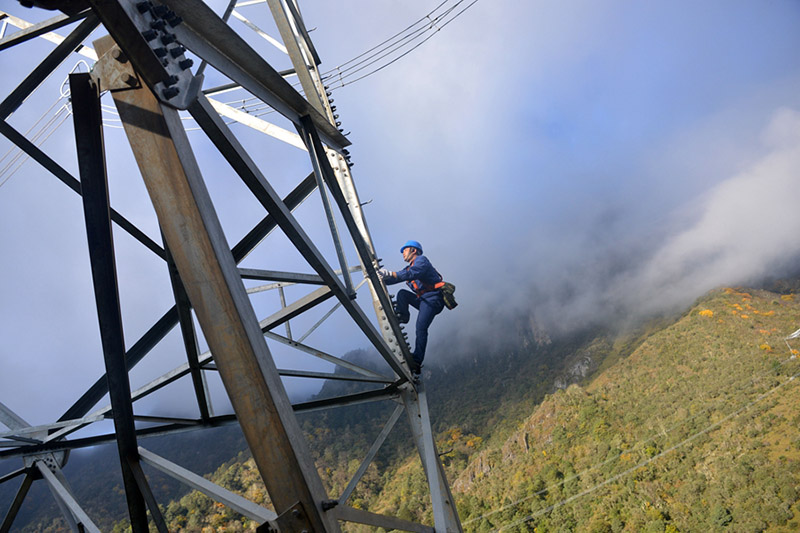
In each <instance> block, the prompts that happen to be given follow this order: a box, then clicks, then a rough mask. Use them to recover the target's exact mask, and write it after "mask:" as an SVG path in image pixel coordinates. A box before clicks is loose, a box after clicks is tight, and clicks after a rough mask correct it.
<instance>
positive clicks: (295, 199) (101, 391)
mask: <svg viewBox="0 0 800 533" xmlns="http://www.w3.org/2000/svg"><path fill="white" fill-rule="evenodd" d="M6 125H7V124H6V123H5V122H2V121H0V132H3V133H5V131H4V130H3V127H4V126H6ZM9 128H10V126H9ZM54 164H55V163H54ZM59 168H60V167H59ZM64 172H66V171H64ZM70 178H71V176H70ZM72 179H73V180H74V181H75V183H76V184H77V183H78V180H75V179H74V178H72ZM315 189H316V181H315V180H314V175H313V174H309V175H308V176H306V178H305V179H303V180H302V181H301V182H300V183H299V184H298V185H297V187H295V188H294V189H293V190H292V192H291V193H289V194H288V195H287V196H286V198H285V199H284V200H283V202H284V204H285V205H286V207H287V208H288V209H289V210H294V209H296V208H297V207H298V206H299V205H300V204H302V203H303V201H304V200H305V199H306V198H308V196H310V195H311V193H312V192H314V190H315ZM113 218H114V212H113V211H112V219H113ZM115 221H116V220H115ZM276 227H277V223H276V222H275V218H274V217H273V216H272V215H267V216H266V217H264V219H263V220H261V222H259V223H258V224H256V226H255V227H254V228H253V229H252V230H251V231H250V232H248V234H247V235H245V237H243V238H242V240H240V241H239V242H238V243H237V244H236V245H235V246H234V247H233V249H232V251H231V253H232V255H233V257H234V260H235V261H236V262H237V263H238V262H240V261H242V260H243V259H244V258H245V257H247V255H248V254H249V253H250V252H251V251H252V250H253V249H255V247H256V246H258V244H259V243H260V242H261V241H262V240H263V239H264V238H265V237H266V236H267V235H269V233H270V232H272V230H274V229H275V228H276ZM154 244H155V243H154ZM159 249H160V250H161V254H165V253H166V252H164V251H163V249H161V248H159ZM163 256H164V257H165V255H163ZM178 320H179V317H178V309H177V306H173V307H172V308H171V309H169V310H168V311H167V312H166V313H165V314H164V315H162V316H161V318H159V319H158V321H156V323H155V324H154V325H153V326H152V327H151V328H150V329H149V330H148V331H147V332H145V334H144V335H142V337H141V338H140V339H139V340H138V341H137V342H136V343H135V344H134V345H133V346H132V347H131V348H130V349H129V350H128V353H127V354H125V360H126V364H127V368H128V370H129V371H130V369H131V368H133V367H134V366H136V364H137V363H138V362H139V361H141V360H142V358H143V357H144V356H145V355H147V353H149V352H150V350H152V349H153V348H154V347H155V345H156V344H158V343H159V342H161V340H162V339H163V338H164V337H165V336H166V335H167V333H169V332H170V331H172V328H174V327H175V325H176V324H177V323H178ZM107 386H108V385H107V380H106V376H105V375H104V376H102V377H100V378H99V379H98V380H97V381H96V382H95V383H94V385H92V387H90V388H89V390H87V391H86V392H85V393H84V395H83V396H81V398H80V399H78V401H77V402H76V403H75V404H74V405H73V406H72V407H70V409H69V410H67V412H66V413H64V415H62V416H61V418H59V421H64V420H70V419H74V418H79V417H81V416H83V415H85V414H86V413H88V412H89V410H90V409H91V408H92V406H94V405H95V404H97V402H99V401H100V400H101V399H102V398H103V396H104V395H105V394H106V393H107V392H108V389H107Z"/></svg>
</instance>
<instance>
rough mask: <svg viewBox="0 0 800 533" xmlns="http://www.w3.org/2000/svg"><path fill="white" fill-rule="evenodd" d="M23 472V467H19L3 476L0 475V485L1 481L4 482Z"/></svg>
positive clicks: (24, 470)
mask: <svg viewBox="0 0 800 533" xmlns="http://www.w3.org/2000/svg"><path fill="white" fill-rule="evenodd" d="M25 472H26V469H25V468H20V469H17V470H14V471H13V472H9V473H8V474H6V475H4V476H0V485H2V484H3V483H5V482H6V481H8V480H11V479H14V478H15V477H17V476H21V475H22V474H24V473H25Z"/></svg>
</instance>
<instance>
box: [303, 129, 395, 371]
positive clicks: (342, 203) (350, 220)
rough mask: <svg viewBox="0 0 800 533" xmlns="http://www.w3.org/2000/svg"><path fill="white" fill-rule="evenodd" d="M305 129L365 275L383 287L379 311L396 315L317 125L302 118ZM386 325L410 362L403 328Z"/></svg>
mask: <svg viewBox="0 0 800 533" xmlns="http://www.w3.org/2000/svg"><path fill="white" fill-rule="evenodd" d="M302 130H303V134H304V137H305V139H306V143H307V145H308V148H309V154H311V157H312V159H314V160H315V165H314V168H315V169H316V170H317V171H318V172H320V173H321V174H322V175H321V176H320V177H321V178H322V179H323V180H324V181H325V184H326V185H327V186H328V189H329V190H330V191H331V196H333V199H334V201H335V202H336V205H337V207H338V208H339V212H340V213H341V215H342V218H343V219H344V221H345V224H346V225H347V229H348V231H349V232H350V235H351V236H352V238H353V243H354V244H355V247H356V251H357V252H358V255H359V259H360V260H361V264H362V266H363V267H364V275H365V277H366V278H368V279H369V280H370V283H371V284H372V286H373V287H379V288H380V290H377V289H376V290H375V291H373V295H374V296H375V297H377V299H378V303H379V305H378V306H377V310H378V311H381V310H382V311H383V312H384V313H386V314H387V315H388V314H393V313H392V311H391V310H392V302H391V300H390V299H389V295H388V293H387V292H386V291H385V290H384V289H383V282H382V281H381V280H380V279H379V278H378V274H377V272H376V271H375V258H374V254H373V252H372V250H371V249H370V246H369V245H368V243H367V241H366V240H365V239H364V238H363V235H362V233H361V228H360V227H359V224H358V222H357V221H356V219H355V217H354V216H353V213H352V212H351V211H350V205H349V204H348V202H347V199H346V198H345V196H344V192H343V191H342V189H341V187H340V186H339V182H338V181H337V180H336V176H335V175H334V173H333V169H332V168H331V165H330V162H329V161H328V156H327V154H326V153H325V147H324V146H323V144H322V140H321V139H320V137H319V135H318V134H317V131H316V129H315V128H314V125H313V124H312V123H311V122H310V121H309V120H307V119H304V121H303V127H302ZM387 327H390V328H391V330H392V333H394V338H395V339H397V340H398V346H399V348H400V350H401V353H402V354H403V356H404V357H405V359H406V363H407V362H408V361H410V359H411V353H410V351H409V349H408V345H407V344H406V343H405V342H401V341H400V339H402V338H403V332H402V330H401V329H400V324H399V322H397V320H396V319H394V320H388V326H387Z"/></svg>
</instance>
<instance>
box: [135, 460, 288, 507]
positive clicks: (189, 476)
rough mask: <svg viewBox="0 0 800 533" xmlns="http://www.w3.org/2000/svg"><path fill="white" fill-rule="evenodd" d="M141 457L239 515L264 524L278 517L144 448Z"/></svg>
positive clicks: (146, 462)
mask: <svg viewBox="0 0 800 533" xmlns="http://www.w3.org/2000/svg"><path fill="white" fill-rule="evenodd" d="M139 456H140V457H141V458H142V462H144V463H145V464H148V465H150V466H152V467H153V468H155V469H156V470H159V471H160V472H163V473H164V474H166V475H168V476H169V477H171V478H173V479H177V480H178V481H180V482H181V483H183V484H185V485H188V486H189V487H191V488H193V489H195V490H198V491H200V492H202V493H203V494H205V495H206V496H209V497H211V498H212V499H214V500H216V501H218V502H220V503H224V504H225V505H227V506H228V507H230V508H231V509H233V510H234V511H236V512H237V513H239V514H241V515H244V516H246V517H247V518H250V519H251V520H256V521H258V522H261V523H263V522H271V521H274V520H275V519H276V518H277V517H278V515H277V514H275V513H274V512H273V511H270V510H269V509H265V508H264V507H261V506H259V505H256V504H255V503H253V502H251V501H250V500H247V499H245V498H243V497H242V496H239V495H238V494H235V493H233V492H231V491H229V490H227V489H224V488H222V487H220V486H219V485H215V484H214V483H212V482H210V481H209V480H207V479H206V478H204V477H202V476H198V475H197V474H195V473H193V472H190V471H189V470H187V469H185V468H183V467H181V466H179V465H177V464H175V463H173V462H171V461H168V460H167V459H164V458H163V457H161V456H159V455H156V454H154V453H153V452H151V451H148V450H145V449H144V448H142V447H139Z"/></svg>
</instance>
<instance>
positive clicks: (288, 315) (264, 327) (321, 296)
mask: <svg viewBox="0 0 800 533" xmlns="http://www.w3.org/2000/svg"><path fill="white" fill-rule="evenodd" d="M331 296H333V291H332V290H331V289H330V287H320V288H319V289H317V290H315V291H314V292H312V293H310V294H307V295H305V296H303V297H302V298H300V299H299V300H297V301H296V302H292V303H291V304H290V305H287V306H286V307H284V308H283V309H281V310H280V311H278V312H276V313H274V314H273V315H272V316H269V317H267V318H265V319H264V320H262V321H261V322H259V323H258V325H259V327H260V328H261V331H262V332H265V331H269V330H271V329H272V328H274V327H276V326H280V325H281V324H283V323H284V322H288V321H289V320H291V319H292V318H294V317H296V316H298V315H300V314H302V313H305V312H306V311H308V310H309V309H312V308H314V307H316V306H317V305H319V304H321V303H322V302H324V301H326V300H328V299H329V298H330V297H331Z"/></svg>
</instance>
